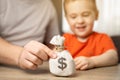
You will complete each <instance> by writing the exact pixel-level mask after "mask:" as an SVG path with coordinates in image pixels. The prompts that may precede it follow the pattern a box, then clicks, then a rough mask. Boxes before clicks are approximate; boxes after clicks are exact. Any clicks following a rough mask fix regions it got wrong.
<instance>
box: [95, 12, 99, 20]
mask: <svg viewBox="0 0 120 80" xmlns="http://www.w3.org/2000/svg"><path fill="white" fill-rule="evenodd" d="M98 17H99V11H96V18H95V20H98Z"/></svg>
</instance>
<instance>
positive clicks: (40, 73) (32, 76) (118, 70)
mask: <svg viewBox="0 0 120 80" xmlns="http://www.w3.org/2000/svg"><path fill="white" fill-rule="evenodd" d="M0 80H120V64H119V65H116V66H111V67H102V68H95V69H91V70H86V71H76V73H75V75H73V76H69V77H57V76H54V75H52V74H51V73H50V72H49V65H48V63H47V62H45V63H44V64H43V65H42V66H40V68H39V69H37V70H35V71H31V70H22V69H20V68H17V67H12V66H5V65H0Z"/></svg>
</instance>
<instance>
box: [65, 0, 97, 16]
mask: <svg viewBox="0 0 120 80" xmlns="http://www.w3.org/2000/svg"><path fill="white" fill-rule="evenodd" d="M74 1H79V0H64V3H63V6H64V12H65V15H66V5H67V4H68V3H69V2H74ZM88 1H89V2H91V4H92V5H93V9H94V11H95V12H96V14H98V10H97V6H96V0H88Z"/></svg>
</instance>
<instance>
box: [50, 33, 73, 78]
mask: <svg viewBox="0 0 120 80" xmlns="http://www.w3.org/2000/svg"><path fill="white" fill-rule="evenodd" d="M64 39H65V38H64V37H61V36H60V35H58V36H54V37H53V38H52V40H51V41H50V43H51V44H53V45H55V52H56V54H57V58H56V59H52V58H50V59H49V68H50V72H51V73H52V74H54V75H56V76H71V75H73V74H74V73H75V63H74V61H73V58H72V56H71V54H70V53H69V51H67V50H64V46H63V44H64Z"/></svg>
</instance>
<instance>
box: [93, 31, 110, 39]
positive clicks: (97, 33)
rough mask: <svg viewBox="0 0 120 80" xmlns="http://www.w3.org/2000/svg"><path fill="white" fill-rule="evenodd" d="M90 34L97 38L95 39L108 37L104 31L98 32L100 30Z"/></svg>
mask: <svg viewBox="0 0 120 80" xmlns="http://www.w3.org/2000/svg"><path fill="white" fill-rule="evenodd" d="M92 36H93V37H95V38H97V39H105V38H110V36H109V35H107V34H106V33H100V32H94V33H93V35H92Z"/></svg>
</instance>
